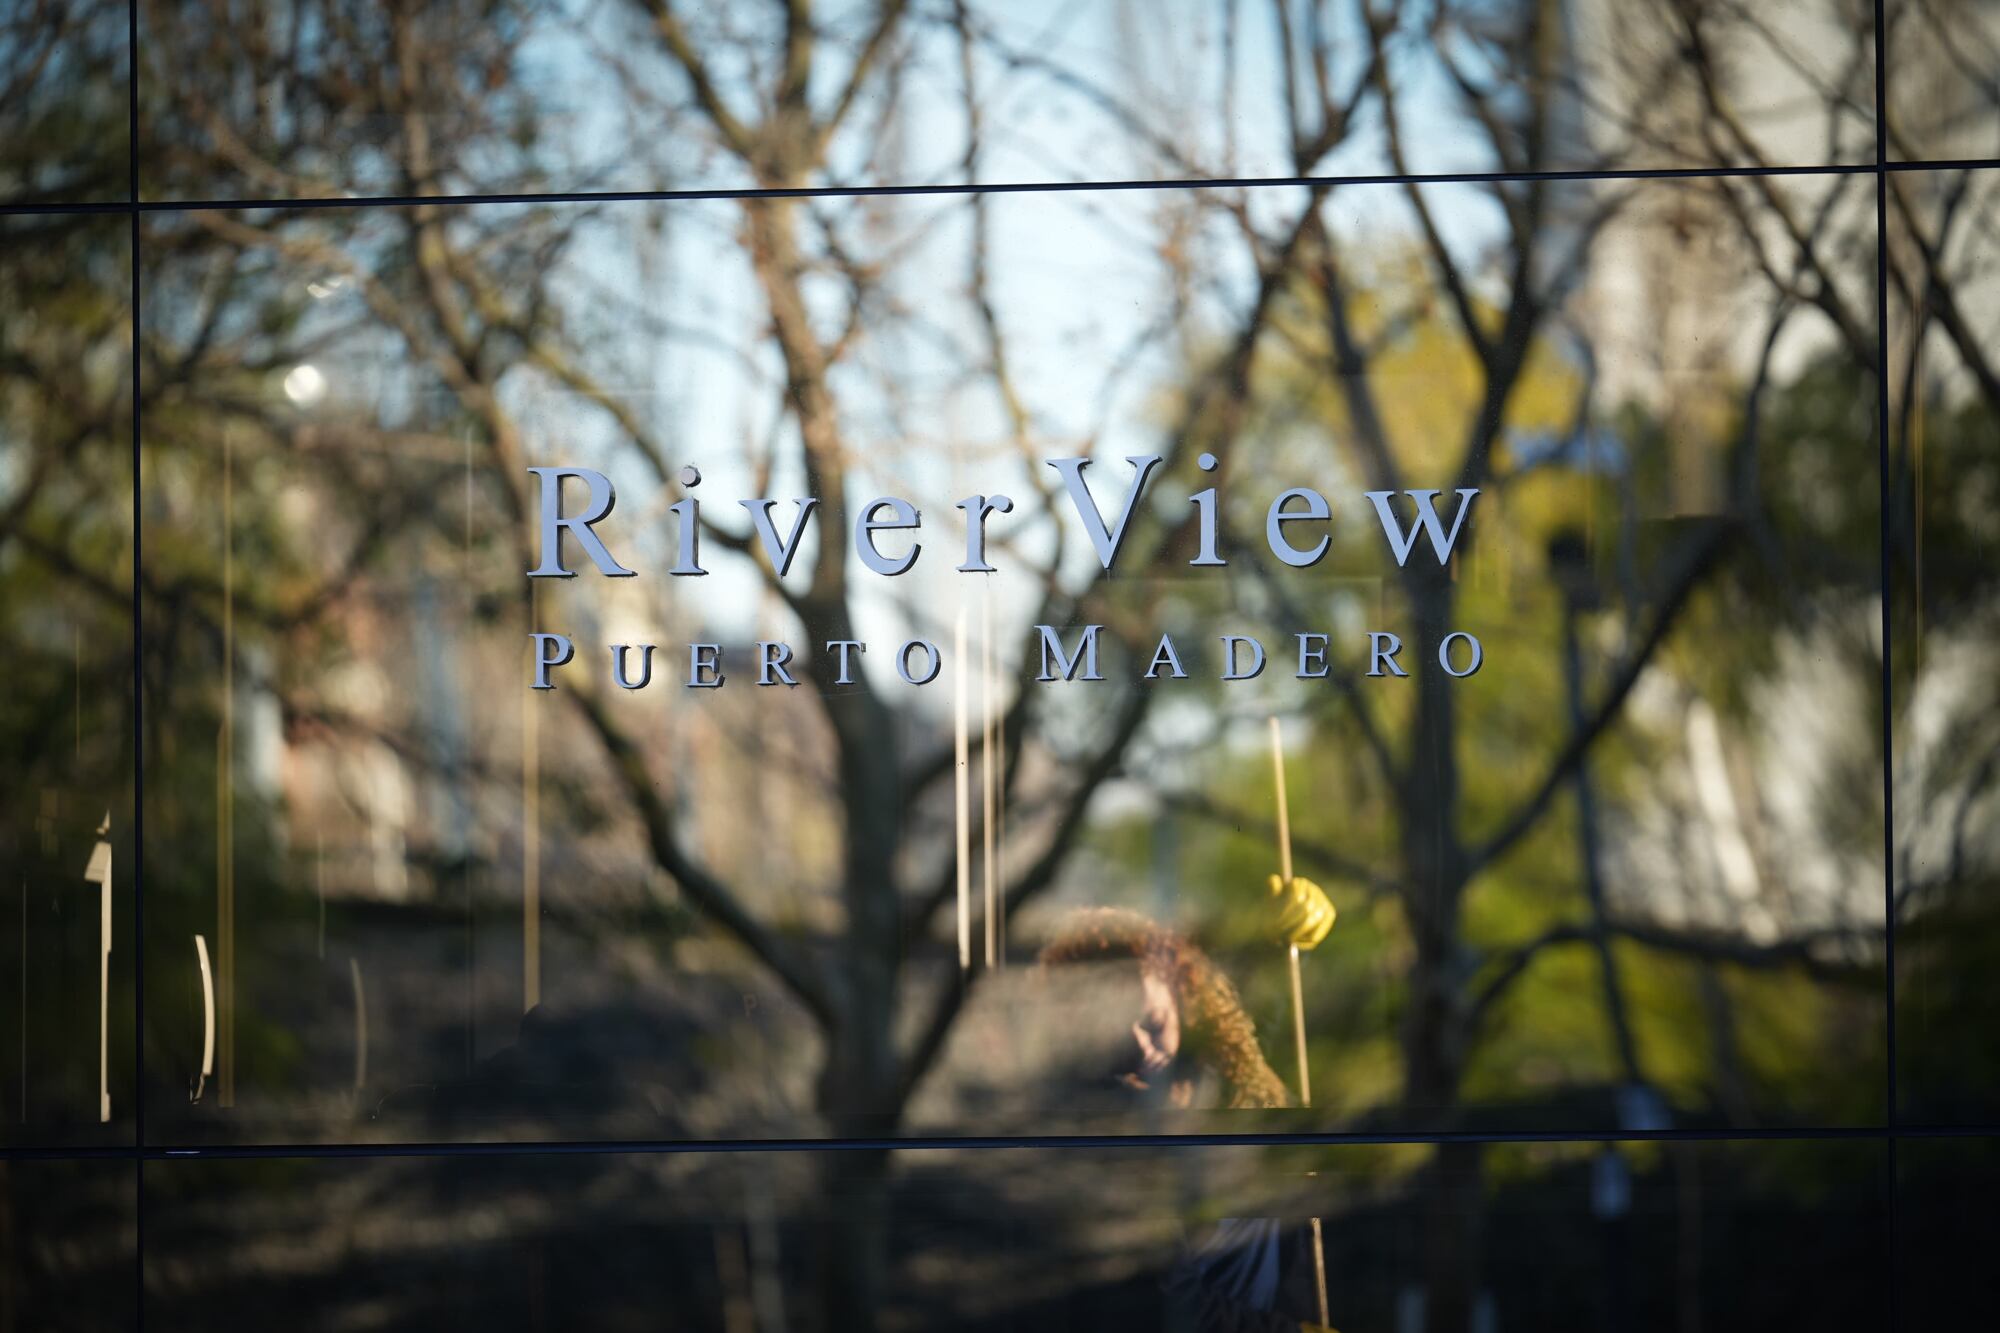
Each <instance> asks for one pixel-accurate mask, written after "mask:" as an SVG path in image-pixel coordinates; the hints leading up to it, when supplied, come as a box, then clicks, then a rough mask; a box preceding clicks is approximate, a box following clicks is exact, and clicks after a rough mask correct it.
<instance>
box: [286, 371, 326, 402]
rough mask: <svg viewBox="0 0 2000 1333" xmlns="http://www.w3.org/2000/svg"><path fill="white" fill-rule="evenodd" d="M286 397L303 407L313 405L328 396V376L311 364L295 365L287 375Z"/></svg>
mask: <svg viewBox="0 0 2000 1333" xmlns="http://www.w3.org/2000/svg"><path fill="white" fill-rule="evenodd" d="M285 397H287V398H289V399H291V400H292V401H293V402H295V403H297V404H298V405H299V406H301V407H311V406H312V405H313V404H314V403H316V402H318V401H319V400H320V399H322V398H324V397H326V376H324V375H322V374H320V373H319V367H317V366H314V365H311V364H306V365H297V366H293V367H292V369H291V372H290V373H289V374H287V375H286V376H285Z"/></svg>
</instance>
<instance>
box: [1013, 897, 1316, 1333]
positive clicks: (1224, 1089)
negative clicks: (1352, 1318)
mask: <svg viewBox="0 0 2000 1333" xmlns="http://www.w3.org/2000/svg"><path fill="white" fill-rule="evenodd" d="M1272 897H1273V900H1274V902H1275V903H1276V904H1277V909H1278V931H1279V934H1280V935H1281V937H1283V938H1284V939H1285V940H1286V941H1287V942H1288V943H1297V944H1300V945H1301V946H1302V947H1305V948H1311V947H1312V946H1313V945H1315V944H1317V943H1319V941H1320V940H1321V939H1324V938H1325V936H1326V933H1327V930H1328V929H1330V928H1331V926H1332V924H1333V906H1332V904H1331V903H1330V902H1328V901H1327V899H1326V895H1325V893H1324V892H1323V891H1321V890H1320V888H1319V887H1318V886H1317V885H1315V884H1313V883H1312V882H1311V881H1310V880H1304V879H1299V878H1294V879H1293V880H1291V881H1289V882H1282V881H1281V882H1278V883H1276V884H1274V886H1273V891H1272ZM1120 959H1130V960H1132V961H1133V962H1134V963H1136V964H1137V968H1138V976H1139V1006H1138V1010H1139V1011H1138V1016H1137V1018H1136V1019H1135V1020H1134V1021H1133V1023H1132V1025H1131V1029H1130V1031H1131V1034H1132V1040H1133V1043H1134V1049H1133V1050H1132V1051H1131V1052H1130V1059H1129V1061H1125V1062H1121V1063H1127V1064H1129V1066H1130V1067H1129V1068H1127V1069H1125V1070H1124V1071H1123V1072H1121V1074H1120V1075H1119V1081H1120V1082H1122V1083H1123V1084H1124V1085H1125V1086H1126V1087H1128V1088H1131V1089H1132V1090H1133V1091H1134V1092H1138V1093H1150V1092H1153V1091H1155V1089H1156V1085H1164V1087H1165V1088H1166V1089H1167V1100H1168V1101H1169V1103H1170V1104H1172V1105H1174V1106H1179V1107H1186V1106H1189V1105H1191V1104H1192V1103H1193V1100H1194V1090H1195V1084H1196V1082H1197V1080H1198V1079H1200V1078H1202V1077H1203V1076H1206V1077H1208V1078H1212V1079H1213V1080H1214V1082H1215V1083H1216V1084H1217V1085H1218V1087H1217V1092H1218V1100H1219V1101H1220V1103H1221V1104H1222V1105H1223V1106H1226V1107H1229V1108H1232V1109H1261V1108H1276V1107H1285V1106H1289V1105H1291V1097H1290V1095H1289V1094H1288V1093H1287V1091H1286V1088H1285V1085H1284V1082H1283V1081H1282V1080H1281V1079H1280V1078H1279V1077H1278V1075H1277V1074H1276V1072H1275V1071H1273V1070H1272V1068H1271V1065H1270V1062H1269V1061H1268V1060H1266V1059H1265V1057H1264V1051H1263V1048H1262V1047H1261V1046H1260V1045H1259V1044H1258V1042H1257V1027H1256V1023H1255V1022H1254V1021H1253V1020H1252V1019H1251V1017H1250V1015H1249V1014H1248V1013H1246V1012H1245V1011H1244V1008H1243V1002H1242V999H1241V998H1240V997H1239V995H1238V994H1237V991H1236V987H1235V985H1234V984H1233V983H1232V982H1231V981H1230V980H1229V978H1228V977H1227V976H1226V975H1224V973H1223V972H1222V970H1221V969H1220V968H1219V967H1217V966H1216V965H1215V963H1214V961H1213V960H1211V959H1210V958H1209V956H1208V955H1207V954H1206V953H1204V952H1203V951H1202V949H1201V948H1200V947H1199V946H1197V945H1196V944H1195V943H1194V942H1193V941H1191V940H1189V939H1188V938H1187V937H1186V936H1185V935H1183V934H1181V933H1180V932H1179V931H1176V930H1172V929H1170V928H1168V927H1166V926H1162V925H1160V924H1159V923H1157V922H1155V921H1151V920H1148V919H1147V918H1146V917H1143V916H1141V915H1140V914H1138V913H1137V912H1132V911H1127V910H1125V909H1123V908H1115V907H1098V908H1085V909H1082V910H1079V911H1077V912H1075V913H1072V914H1071V915H1070V916H1069V917H1068V918H1067V919H1066V920H1065V921H1064V923H1063V925H1062V927H1061V929H1059V930H1058V931H1057V932H1056V935H1055V937H1054V938H1053V939H1051V940H1050V941H1049V943H1048V944H1047V945H1046V946H1044V947H1043V949H1042V952H1041V963H1042V966H1043V967H1045V968H1047V967H1058V966H1063V965H1066V964H1074V963H1084V962H1102V961H1109V960H1120ZM1312 1243H1313V1242H1312V1240H1311V1238H1310V1237H1309V1236H1308V1235H1307V1234H1306V1233H1305V1232H1303V1231H1302V1230H1301V1229H1299V1228H1297V1227H1289V1228H1288V1227H1286V1226H1285V1225H1284V1224H1282V1223H1280V1222H1279V1221H1277V1220H1275V1219H1271V1218H1226V1219H1224V1220H1222V1221H1221V1222H1220V1223H1218V1224H1217V1225H1216V1226H1215V1227H1214V1228H1213V1229H1212V1230H1211V1231H1209V1232H1208V1233H1207V1234H1206V1235H1205V1236H1203V1237H1202V1238H1201V1239H1200V1240H1199V1241H1198V1242H1195V1243H1191V1244H1188V1245H1186V1246H1184V1247H1183V1249H1182V1252H1181V1254H1180V1256H1179V1257H1178V1258H1177V1259H1176V1261H1175V1263H1174V1265H1173V1267H1172V1269H1171V1270H1170V1271H1169V1272H1168V1274H1167V1277H1166V1280H1165V1284H1164V1285H1165V1289H1166V1293H1167V1296H1168V1298H1169V1299H1170V1300H1171V1301H1172V1302H1173V1303H1174V1304H1175V1305H1177V1306H1179V1307H1180V1308H1181V1309H1182V1311H1183V1312H1184V1313H1185V1314H1187V1315H1188V1316H1189V1317H1190V1319H1191V1321H1192V1325H1193V1327H1194V1328H1196V1329H1198V1330H1200V1333H1300V1331H1301V1330H1304V1331H1305V1333H1312V1330H1319V1329H1324V1326H1323V1325H1321V1324H1318V1323H1316V1322H1314V1321H1313V1319H1312V1318H1311V1317H1310V1316H1308V1315H1303V1314H1299V1313H1296V1311H1297V1310H1300V1309H1304V1308H1307V1306H1306V1302H1308V1301H1309V1299H1310V1295H1309V1293H1310V1290H1311V1288H1310V1286H1309V1285H1308V1282H1309V1275H1310V1273H1311V1271H1312V1263H1313V1255H1312V1251H1311V1249H1310V1248H1309V1247H1310V1246H1311V1244H1312Z"/></svg>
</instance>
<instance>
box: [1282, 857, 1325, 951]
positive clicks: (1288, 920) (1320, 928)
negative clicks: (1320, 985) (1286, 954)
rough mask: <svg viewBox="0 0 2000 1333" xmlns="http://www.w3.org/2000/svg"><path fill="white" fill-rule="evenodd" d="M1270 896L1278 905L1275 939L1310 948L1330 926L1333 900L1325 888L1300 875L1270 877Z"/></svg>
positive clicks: (1300, 947)
mask: <svg viewBox="0 0 2000 1333" xmlns="http://www.w3.org/2000/svg"><path fill="white" fill-rule="evenodd" d="M1270 885H1271V897H1272V899H1273V900H1275V901H1276V902H1277V905H1278V938H1279V939H1281V940H1283V941H1284V942H1285V943H1287V944H1290V945H1292V946H1293V947H1294V948H1299V949H1311V948H1313V947H1314V946H1315V945H1317V944H1318V943H1319V942H1320V941H1321V940H1323V939H1325V938H1326V937H1327V933H1328V932H1329V931H1331V930H1332V929H1333V919H1334V916H1335V915H1336V914H1335V912H1334V910H1333V901H1332V900H1331V899H1330V898H1328V897H1327V896H1326V890H1325V889H1322V888H1321V887H1320V886H1319V885H1317V884H1315V883H1313V882H1312V881H1311V880H1309V879H1307V878H1306V877H1305V876H1303V875H1294V876H1292V877H1291V878H1290V879H1284V878H1282V877H1280V876H1278V875H1273V876H1271V878H1270Z"/></svg>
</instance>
